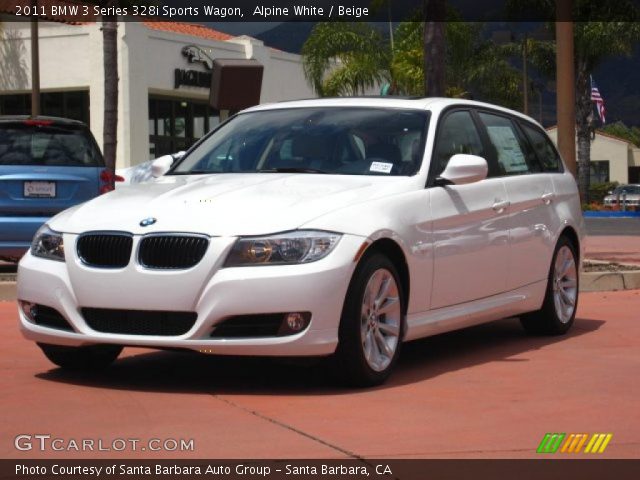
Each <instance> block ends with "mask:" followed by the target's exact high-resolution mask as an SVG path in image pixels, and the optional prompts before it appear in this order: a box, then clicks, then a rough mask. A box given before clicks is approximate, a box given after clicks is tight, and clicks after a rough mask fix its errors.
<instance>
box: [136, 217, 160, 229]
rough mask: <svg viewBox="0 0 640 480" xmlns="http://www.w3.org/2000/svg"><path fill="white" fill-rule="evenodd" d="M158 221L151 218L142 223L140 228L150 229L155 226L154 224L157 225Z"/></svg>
mask: <svg viewBox="0 0 640 480" xmlns="http://www.w3.org/2000/svg"><path fill="white" fill-rule="evenodd" d="M156 222H157V220H156V219H155V218H153V217H149V218H145V219H144V220H141V221H140V226H141V227H148V226H149V225H153V224H154V223H156Z"/></svg>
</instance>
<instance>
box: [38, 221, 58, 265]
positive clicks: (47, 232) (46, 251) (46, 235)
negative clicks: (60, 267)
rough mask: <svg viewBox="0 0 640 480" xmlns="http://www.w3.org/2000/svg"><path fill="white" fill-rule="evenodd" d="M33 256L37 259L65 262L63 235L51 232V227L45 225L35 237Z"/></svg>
mask: <svg viewBox="0 0 640 480" xmlns="http://www.w3.org/2000/svg"><path fill="white" fill-rule="evenodd" d="M31 254H32V255H34V256H36V257H41V258H48V259H49V260H58V261H60V262H64V243H63V242H62V234H61V233H59V232H55V231H53V230H51V229H50V228H49V225H47V224H44V225H43V226H41V227H40V228H39V229H38V231H37V232H36V234H35V236H34V237H33V241H32V242H31Z"/></svg>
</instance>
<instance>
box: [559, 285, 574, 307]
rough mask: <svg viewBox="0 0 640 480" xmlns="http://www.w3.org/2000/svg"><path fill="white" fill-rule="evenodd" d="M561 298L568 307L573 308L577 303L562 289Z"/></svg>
mask: <svg viewBox="0 0 640 480" xmlns="http://www.w3.org/2000/svg"><path fill="white" fill-rule="evenodd" d="M560 296H561V297H562V302H563V303H564V304H565V305H566V306H567V307H573V306H574V304H575V303H576V302H575V300H574V299H573V298H571V296H570V295H569V294H568V293H567V292H566V291H565V290H564V289H562V288H561V289H560Z"/></svg>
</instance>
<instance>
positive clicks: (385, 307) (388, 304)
mask: <svg viewBox="0 0 640 480" xmlns="http://www.w3.org/2000/svg"><path fill="white" fill-rule="evenodd" d="M398 301H399V299H398V297H387V298H386V299H385V301H384V303H383V304H382V305H380V307H378V315H382V314H383V313H388V312H389V310H391V309H392V307H393V306H395V304H396V303H398Z"/></svg>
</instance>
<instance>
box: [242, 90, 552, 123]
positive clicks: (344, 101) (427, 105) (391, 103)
mask: <svg viewBox="0 0 640 480" xmlns="http://www.w3.org/2000/svg"><path fill="white" fill-rule="evenodd" d="M453 106H470V107H477V108H489V109H493V110H498V111H502V112H504V113H508V114H510V115H514V116H517V117H519V118H522V119H524V120H526V121H528V122H530V123H534V124H535V125H538V126H539V127H540V128H542V126H541V125H540V124H539V123H538V122H536V121H535V120H534V119H533V118H531V117H529V116H527V115H524V114H522V113H520V112H517V111H515V110H511V109H508V108H504V107H501V106H499V105H493V104H491V103H485V102H477V101H475V100H466V99H462V98H444V97H395V96H385V97H374V96H372V97H332V98H313V99H306V100H292V101H286V102H278V103H264V104H261V105H256V106H255V107H251V108H248V109H246V110H243V112H242V113H244V112H257V111H265V110H279V109H286V108H311V107H370V108H373V107H381V108H408V109H418V110H431V111H432V112H434V113H439V112H441V111H443V110H444V109H446V108H449V107H453Z"/></svg>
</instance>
